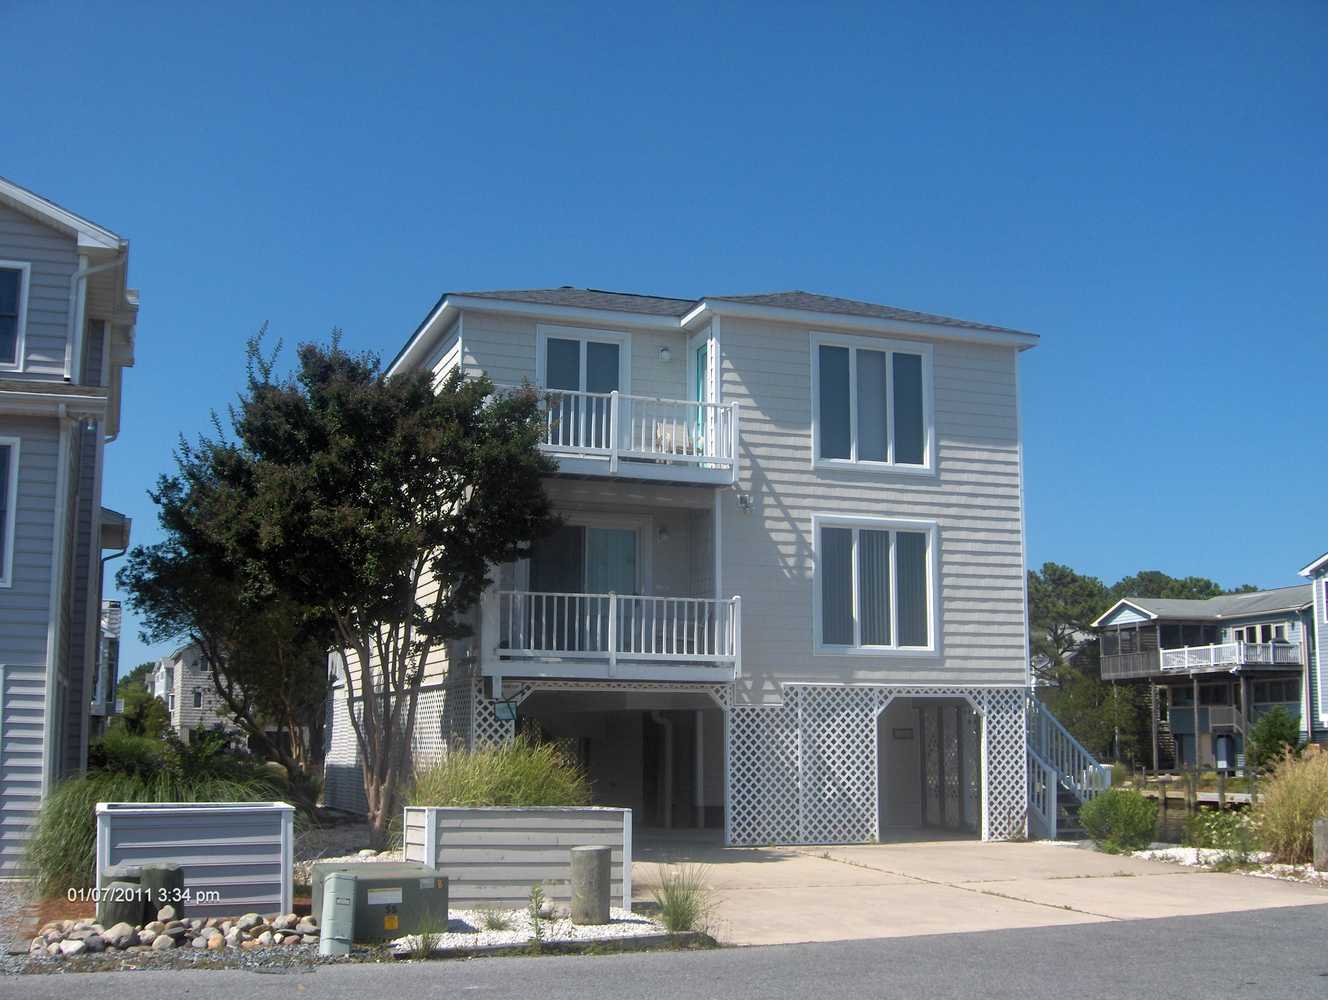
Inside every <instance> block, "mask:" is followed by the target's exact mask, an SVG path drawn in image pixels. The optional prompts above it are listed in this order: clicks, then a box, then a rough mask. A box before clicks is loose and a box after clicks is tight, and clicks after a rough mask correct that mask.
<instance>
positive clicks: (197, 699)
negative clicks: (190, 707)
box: [194, 688, 203, 708]
mask: <svg viewBox="0 0 1328 1000" xmlns="http://www.w3.org/2000/svg"><path fill="white" fill-rule="evenodd" d="M202 707H203V692H202V690H201V689H199V688H194V708H202Z"/></svg>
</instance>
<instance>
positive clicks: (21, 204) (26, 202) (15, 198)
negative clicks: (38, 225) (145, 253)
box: [0, 178, 125, 250]
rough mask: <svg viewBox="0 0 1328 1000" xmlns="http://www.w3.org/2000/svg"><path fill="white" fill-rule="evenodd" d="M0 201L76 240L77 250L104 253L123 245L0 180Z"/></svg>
mask: <svg viewBox="0 0 1328 1000" xmlns="http://www.w3.org/2000/svg"><path fill="white" fill-rule="evenodd" d="M0 200H3V201H7V202H9V203H10V204H12V205H13V206H14V207H15V208H17V209H19V210H20V211H22V212H24V213H26V214H28V215H35V216H36V217H37V218H39V219H41V220H43V221H45V222H46V223H47V224H48V225H52V226H54V227H55V228H57V229H62V230H64V231H65V232H67V233H69V234H70V235H72V236H77V237H78V245H79V246H80V247H101V248H103V249H107V250H115V249H118V248H119V247H120V246H121V245H123V244H124V242H125V241H124V240H122V239H121V238H120V237H119V236H116V235H115V233H113V232H111V231H110V230H109V229H105V228H103V227H102V226H99V225H97V224H96V223H95V222H90V221H89V220H87V219H85V218H83V217H82V216H80V215H75V214H74V213H73V212H70V211H69V210H68V209H64V208H61V207H60V206H59V205H56V204H54V203H53V202H49V201H47V200H46V199H45V198H43V197H42V196H41V195H39V194H34V193H33V192H32V191H29V190H28V189H27V188H22V187H19V186H18V185H17V184H15V183H13V182H12V181H7V180H4V179H3V178H0Z"/></svg>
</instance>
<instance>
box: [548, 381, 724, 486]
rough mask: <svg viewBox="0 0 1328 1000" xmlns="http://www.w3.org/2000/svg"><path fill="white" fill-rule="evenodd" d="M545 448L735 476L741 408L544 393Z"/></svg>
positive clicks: (615, 468) (612, 464)
mask: <svg viewBox="0 0 1328 1000" xmlns="http://www.w3.org/2000/svg"><path fill="white" fill-rule="evenodd" d="M540 444H541V447H543V449H544V450H545V451H547V452H549V453H551V454H555V455H560V456H565V457H570V458H599V459H606V460H607V461H608V465H609V469H608V471H609V473H610V474H611V475H614V474H617V473H618V472H619V471H620V469H619V464H620V463H622V462H631V463H642V462H647V463H663V464H668V465H690V466H693V467H696V468H705V469H714V470H722V471H726V472H727V473H728V474H729V477H730V478H736V475H737V465H738V463H737V455H738V404H737V403H707V402H699V401H697V400H686V399H657V398H654V397H651V396H631V395H627V394H625V393H620V392H617V391H614V392H572V391H570V390H565V389H549V390H544V434H543V437H542V439H541V441H540Z"/></svg>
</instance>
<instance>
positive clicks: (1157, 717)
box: [1093, 584, 1328, 770]
mask: <svg viewBox="0 0 1328 1000" xmlns="http://www.w3.org/2000/svg"><path fill="white" fill-rule="evenodd" d="M1311 590H1312V588H1311V586H1310V585H1309V584H1302V585H1300V586H1295V587H1282V588H1279V589H1276V590H1263V591H1252V592H1249V593H1243V594H1223V595H1221V596H1219V597H1213V598H1209V599H1207V600H1177V599H1166V598H1141V597H1126V598H1122V599H1121V600H1119V601H1117V602H1116V603H1115V604H1114V605H1112V606H1111V607H1110V608H1108V609H1107V610H1106V611H1105V612H1104V613H1103V614H1102V616H1101V617H1100V618H1098V619H1097V621H1095V622H1094V623H1093V625H1094V627H1095V628H1097V629H1098V630H1099V635H1100V639H1099V642H1100V644H1101V672H1102V679H1103V680H1105V681H1122V682H1124V681H1129V682H1140V681H1142V682H1146V683H1147V684H1148V687H1149V694H1150V701H1151V705H1152V713H1153V719H1152V740H1153V747H1152V756H1153V766H1154V767H1160V768H1170V767H1194V766H1195V765H1196V763H1197V764H1198V765H1199V766H1201V767H1208V768H1217V769H1219V770H1234V769H1235V768H1237V767H1241V766H1243V762H1244V757H1245V745H1246V740H1247V739H1248V736H1249V730H1250V727H1251V726H1252V725H1253V723H1254V722H1256V721H1257V720H1258V719H1259V717H1260V716H1261V715H1263V714H1264V713H1265V712H1268V711H1270V710H1271V709H1272V708H1274V707H1276V706H1280V707H1282V708H1284V709H1285V710H1286V711H1287V712H1289V713H1290V714H1291V715H1292V716H1295V717H1297V718H1299V719H1300V723H1301V730H1302V733H1303V734H1304V736H1305V738H1306V739H1313V740H1323V739H1325V738H1328V732H1325V731H1324V728H1323V727H1322V726H1321V725H1320V724H1319V722H1317V721H1316V719H1315V713H1314V712H1313V711H1312V707H1313V706H1314V705H1316V704H1317V699H1316V698H1315V697H1314V694H1313V692H1312V691H1311V689H1310V676H1311V674H1310V670H1309V669H1308V668H1309V664H1310V663H1312V662H1313V661H1314V657H1315V655H1316V650H1317V644H1316V641H1315V634H1314V623H1313V620H1312V611H1313V606H1312V600H1313V595H1312V593H1311Z"/></svg>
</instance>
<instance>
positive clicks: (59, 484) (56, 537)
mask: <svg viewBox="0 0 1328 1000" xmlns="http://www.w3.org/2000/svg"><path fill="white" fill-rule="evenodd" d="M56 417H57V420H58V422H59V424H60V444H59V447H58V448H57V449H56V462H57V465H56V470H55V513H54V521H53V522H52V529H53V532H52V537H51V594H50V601H49V605H48V618H47V623H46V684H45V692H44V693H45V707H44V710H43V712H42V798H45V797H46V795H47V794H48V793H49V792H50V790H51V785H52V783H53V780H54V778H55V772H56V770H57V769H58V766H59V759H58V757H57V752H58V749H59V748H57V747H55V746H54V742H55V728H56V727H55V717H56V711H57V705H56V702H57V701H58V700H59V699H58V698H57V697H56V693H57V691H58V686H57V682H58V675H59V668H60V638H61V636H60V606H61V603H62V602H63V599H64V592H65V579H64V578H65V536H66V535H67V534H68V530H69V524H68V521H69V438H70V433H71V424H72V421H71V419H70V417H69V412H68V407H66V405H65V404H64V403H61V404H60V406H59V407H58V409H57V410H56Z"/></svg>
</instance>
